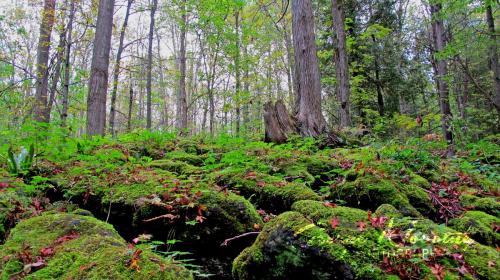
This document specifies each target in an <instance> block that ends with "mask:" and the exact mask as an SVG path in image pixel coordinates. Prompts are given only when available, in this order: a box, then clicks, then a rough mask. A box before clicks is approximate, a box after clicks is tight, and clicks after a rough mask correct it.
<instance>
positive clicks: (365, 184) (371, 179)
mask: <svg viewBox="0 0 500 280" xmlns="http://www.w3.org/2000/svg"><path fill="white" fill-rule="evenodd" d="M420 195H421V194H420ZM330 198H331V199H334V200H340V201H345V202H347V205H348V206H351V207H357V208H362V209H366V210H372V211H375V210H376V209H377V207H379V206H380V205H382V204H391V205H393V206H394V207H396V209H398V210H399V211H400V212H401V213H402V214H403V215H405V216H412V217H421V216H422V215H421V214H420V212H418V210H417V209H416V208H415V207H414V206H413V205H411V203H410V201H409V199H408V197H407V196H406V194H405V193H404V192H403V191H402V190H401V189H400V188H399V186H398V184H397V182H394V181H393V180H389V179H384V178H378V177H377V176H372V175H368V174H367V175H365V176H361V177H358V178H357V179H356V180H354V181H352V182H346V183H344V184H342V185H340V186H337V187H335V188H333V189H332V191H331V194H330Z"/></svg>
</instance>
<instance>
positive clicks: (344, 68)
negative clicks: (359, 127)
mask: <svg viewBox="0 0 500 280" xmlns="http://www.w3.org/2000/svg"><path fill="white" fill-rule="evenodd" d="M342 5H343V3H342V0H332V14H333V25H334V29H335V41H336V45H337V47H336V49H335V55H334V58H335V66H336V75H337V87H336V92H337V99H338V101H339V103H340V127H348V126H350V125H351V114H350V107H351V103H350V100H349V98H350V95H351V89H350V87H349V64H348V59H347V47H346V34H345V30H344V11H343V7H342Z"/></svg>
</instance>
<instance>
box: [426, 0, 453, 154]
mask: <svg viewBox="0 0 500 280" xmlns="http://www.w3.org/2000/svg"><path fill="white" fill-rule="evenodd" d="M440 13H441V4H439V3H434V4H432V5H431V16H432V32H433V39H434V59H435V61H436V83H437V87H438V91H439V107H440V109H441V114H442V115H443V117H442V120H441V125H442V128H443V134H444V138H445V139H446V141H447V142H448V145H449V149H448V155H449V156H451V155H453V151H454V150H453V133H452V131H451V120H452V117H453V116H452V114H451V109H450V100H449V90H448V83H447V82H446V75H447V74H448V69H447V63H446V60H444V59H440V58H436V54H437V53H439V52H441V51H443V50H444V48H445V46H446V42H445V38H444V36H445V30H444V24H443V21H442V20H441V19H439V17H440V16H441V15H440Z"/></svg>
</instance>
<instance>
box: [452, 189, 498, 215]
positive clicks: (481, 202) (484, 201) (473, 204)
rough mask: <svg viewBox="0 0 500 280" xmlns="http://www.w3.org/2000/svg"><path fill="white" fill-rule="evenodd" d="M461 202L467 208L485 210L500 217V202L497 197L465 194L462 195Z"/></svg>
mask: <svg viewBox="0 0 500 280" xmlns="http://www.w3.org/2000/svg"><path fill="white" fill-rule="evenodd" d="M460 203H461V204H462V206H463V207H465V208H467V209H471V210H477V211H483V212H485V213H488V214H490V215H493V216H495V217H497V218H499V217H500V202H499V201H498V198H496V197H478V196H474V195H470V194H464V195H462V196H460Z"/></svg>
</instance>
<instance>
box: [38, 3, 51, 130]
mask: <svg viewBox="0 0 500 280" xmlns="http://www.w3.org/2000/svg"><path fill="white" fill-rule="evenodd" d="M55 6H56V0H45V1H44V6H43V12H42V22H41V23H40V38H39V39H38V50H37V60H36V93H35V104H34V108H33V111H34V114H35V120H37V121H39V122H48V120H49V116H48V114H47V105H48V104H47V91H48V84H49V81H48V80H49V71H48V62H49V50H50V34H51V33H52V27H53V26H54V12H55Z"/></svg>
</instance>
